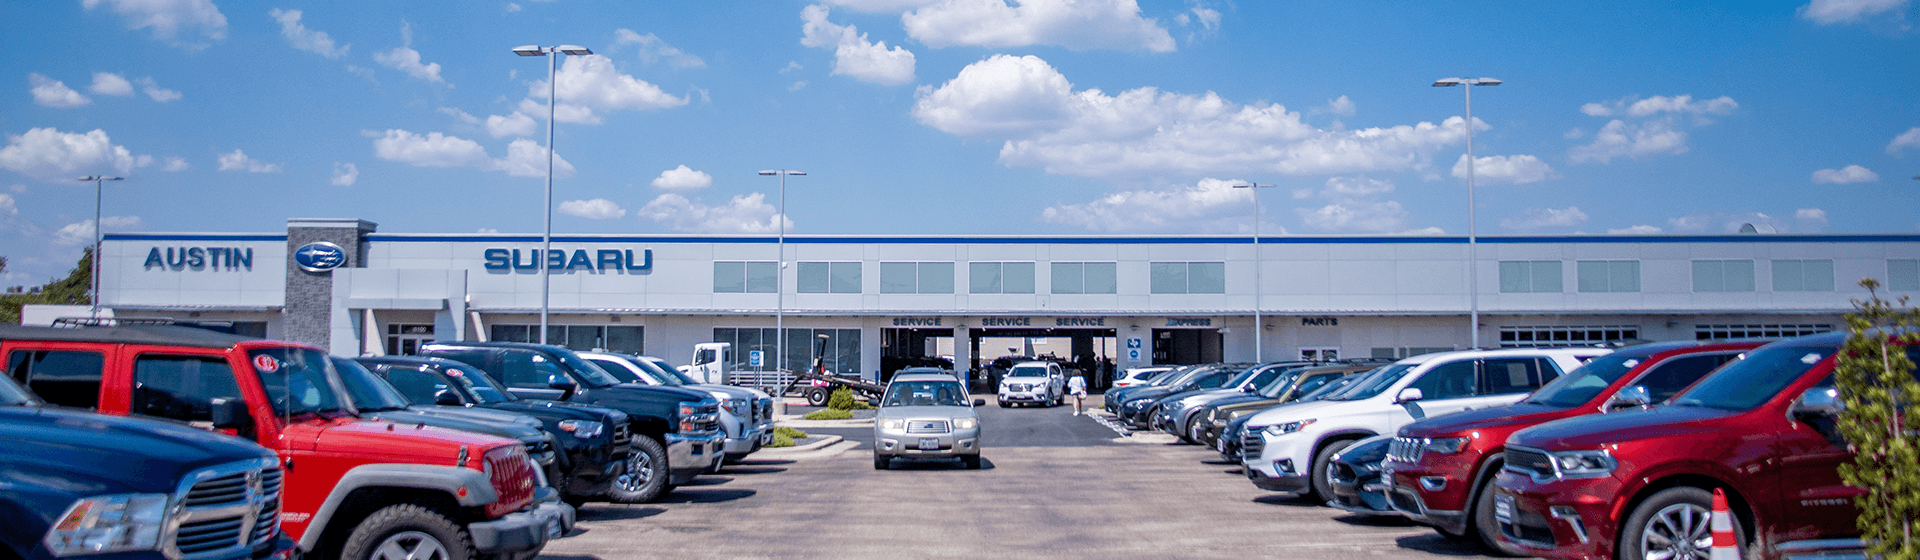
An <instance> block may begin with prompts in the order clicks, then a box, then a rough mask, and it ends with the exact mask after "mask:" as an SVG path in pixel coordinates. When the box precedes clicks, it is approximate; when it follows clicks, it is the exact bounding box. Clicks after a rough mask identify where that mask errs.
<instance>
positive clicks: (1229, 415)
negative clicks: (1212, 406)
mask: <svg viewBox="0 0 1920 560" xmlns="http://www.w3.org/2000/svg"><path fill="white" fill-rule="evenodd" d="M1246 415H1247V411H1245V410H1235V411H1233V412H1229V413H1227V421H1229V422H1231V421H1234V420H1239V419H1240V417H1241V416H1246Z"/></svg>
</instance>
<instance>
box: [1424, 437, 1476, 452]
mask: <svg viewBox="0 0 1920 560" xmlns="http://www.w3.org/2000/svg"><path fill="white" fill-rule="evenodd" d="M1466 448H1467V438H1463V437H1449V438H1430V439H1428V440H1427V452H1428V453H1439V454H1441V455H1452V454H1454V453H1459V452H1460V450H1462V449H1466Z"/></svg>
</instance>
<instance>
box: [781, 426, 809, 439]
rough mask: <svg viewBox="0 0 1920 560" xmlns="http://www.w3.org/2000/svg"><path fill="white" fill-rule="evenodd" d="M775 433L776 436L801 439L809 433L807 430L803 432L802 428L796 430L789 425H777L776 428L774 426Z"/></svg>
mask: <svg viewBox="0 0 1920 560" xmlns="http://www.w3.org/2000/svg"><path fill="white" fill-rule="evenodd" d="M773 434H774V435H776V436H787V437H789V438H794V439H799V438H803V437H807V433H806V432H802V431H800V430H795V429H793V428H789V427H786V426H779V427H776V428H774V429H773Z"/></svg>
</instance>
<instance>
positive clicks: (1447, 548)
mask: <svg viewBox="0 0 1920 560" xmlns="http://www.w3.org/2000/svg"><path fill="white" fill-rule="evenodd" d="M1393 542H1394V544H1397V545H1400V548H1405V549H1408V550H1418V551H1421V552H1425V553H1428V554H1438V555H1442V556H1486V555H1487V554H1489V553H1488V552H1487V549H1484V548H1481V547H1480V545H1479V544H1478V543H1474V542H1468V541H1456V540H1452V539H1448V538H1446V537H1443V536H1441V535H1440V534H1439V533H1430V534H1426V535H1415V536H1410V537H1400V538H1397V539H1394V540H1393Z"/></svg>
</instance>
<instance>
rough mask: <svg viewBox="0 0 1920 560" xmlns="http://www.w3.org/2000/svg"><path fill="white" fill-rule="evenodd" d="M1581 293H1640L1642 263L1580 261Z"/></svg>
mask: <svg viewBox="0 0 1920 560" xmlns="http://www.w3.org/2000/svg"><path fill="white" fill-rule="evenodd" d="M1579 270H1580V291H1582V292H1638V291H1640V261H1580V263H1579Z"/></svg>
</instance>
